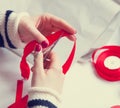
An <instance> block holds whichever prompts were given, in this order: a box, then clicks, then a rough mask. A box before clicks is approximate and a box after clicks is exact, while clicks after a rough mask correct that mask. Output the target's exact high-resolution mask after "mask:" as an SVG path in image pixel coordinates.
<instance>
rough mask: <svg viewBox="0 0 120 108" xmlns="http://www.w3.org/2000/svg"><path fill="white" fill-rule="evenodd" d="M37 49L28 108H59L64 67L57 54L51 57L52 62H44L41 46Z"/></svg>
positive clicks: (52, 54)
mask: <svg viewBox="0 0 120 108" xmlns="http://www.w3.org/2000/svg"><path fill="white" fill-rule="evenodd" d="M36 49H37V50H36V52H35V54H34V55H35V57H34V66H33V67H32V71H33V75H32V84H31V88H30V90H29V100H28V107H29V108H59V106H60V104H61V93H62V87H63V82H64V74H63V73H62V67H61V66H60V63H59V60H58V58H57V56H56V55H55V53H51V54H50V55H49V60H50V61H45V62H44V61H43V54H42V51H41V49H42V48H41V46H40V45H37V46H36ZM39 51H40V52H39Z"/></svg>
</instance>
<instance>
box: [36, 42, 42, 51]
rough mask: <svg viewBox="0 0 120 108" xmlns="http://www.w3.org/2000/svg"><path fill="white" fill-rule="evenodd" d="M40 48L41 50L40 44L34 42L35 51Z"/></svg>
mask: <svg viewBox="0 0 120 108" xmlns="http://www.w3.org/2000/svg"><path fill="white" fill-rule="evenodd" d="M40 50H41V45H40V44H36V46H35V51H36V52H39V51H40Z"/></svg>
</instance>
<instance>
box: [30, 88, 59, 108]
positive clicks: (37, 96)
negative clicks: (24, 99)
mask: <svg viewBox="0 0 120 108" xmlns="http://www.w3.org/2000/svg"><path fill="white" fill-rule="evenodd" d="M28 95H29V100H28V106H29V107H35V106H38V107H41V106H43V107H49V104H51V105H53V106H54V108H59V107H60V103H61V97H60V94H59V93H58V92H56V91H55V90H53V89H50V88H45V87H32V88H30V90H29V93H28ZM43 101H44V102H43ZM39 102H40V103H39ZM42 102H43V103H44V104H43V103H42ZM32 103H33V104H32ZM31 105H32V106H31ZM51 105H50V106H51Z"/></svg>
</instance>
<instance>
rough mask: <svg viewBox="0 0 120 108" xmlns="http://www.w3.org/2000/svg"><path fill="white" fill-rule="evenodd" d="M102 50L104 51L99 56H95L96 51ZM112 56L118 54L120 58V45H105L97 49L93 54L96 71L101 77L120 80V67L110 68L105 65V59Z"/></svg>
mask: <svg viewBox="0 0 120 108" xmlns="http://www.w3.org/2000/svg"><path fill="white" fill-rule="evenodd" d="M100 50H101V51H102V53H100V54H99V55H98V57H97V58H95V55H96V53H97V52H98V51H100ZM110 56H116V57H118V58H120V46H104V47H101V48H99V49H97V50H95V51H94V53H93V54H92V62H93V64H94V66H95V69H96V72H97V73H98V75H99V76H100V77H101V78H103V79H105V80H108V81H119V80H120V68H118V69H109V68H107V67H106V66H105V65H104V61H105V59H106V58H107V57H110ZM95 59H96V61H95Z"/></svg>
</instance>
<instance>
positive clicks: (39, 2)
mask: <svg viewBox="0 0 120 108" xmlns="http://www.w3.org/2000/svg"><path fill="white" fill-rule="evenodd" d="M114 1H117V2H119V1H118V0H114ZM0 9H1V10H5V9H14V10H15V11H17V12H20V11H28V12H30V13H31V14H34V15H35V14H39V13H44V12H50V13H52V14H55V15H57V16H59V17H62V18H64V19H65V20H67V21H68V22H69V23H70V24H71V25H73V26H74V27H75V28H76V29H77V31H78V34H77V52H76V58H75V59H76V60H78V58H79V57H80V56H81V55H83V54H85V53H86V52H88V50H89V49H90V48H91V46H93V44H94V42H96V41H98V40H99V38H98V37H99V36H101V35H102V33H103V32H104V31H105V30H106V29H105V28H106V27H107V26H108V25H109V24H110V22H111V20H112V19H114V17H115V15H116V14H117V13H118V11H119V5H117V4H116V3H114V2H112V0H64V1H61V0H52V1H48V0H20V1H17V0H16V1H15V0H10V1H8V0H1V2H0ZM119 30H120V29H119V25H118V22H115V23H114V24H113V26H112V27H111V26H110V28H109V27H108V31H107V32H105V33H106V34H105V35H106V36H107V37H105V38H103V39H102V41H100V43H99V44H101V42H102V44H103V45H104V44H106V43H108V40H109V39H111V40H109V44H117V45H119V44H118V43H120V40H119V39H120V38H119V36H120V31H119ZM96 39H98V40H96ZM98 42H99V41H98ZM61 45H63V47H64V46H67V47H65V48H66V53H64V51H63V47H61V46H59V48H57V49H56V52H57V53H59V54H60V56H62V58H61V59H63V58H64V59H65V58H66V57H67V52H68V51H69V50H70V49H71V45H70V43H69V42H67V44H66V40H65V42H62V44H61ZM18 52H19V51H18ZM19 53H20V52H19ZM62 54H65V55H62ZM0 56H1V57H0V73H1V75H0V85H1V86H2V87H1V89H0V97H1V98H2V100H1V101H0V108H6V107H7V106H8V105H9V104H11V103H12V102H13V101H14V98H15V88H16V80H17V79H20V78H21V77H20V70H19V62H20V58H19V57H18V56H16V55H15V54H13V53H12V52H10V51H8V50H7V49H0ZM119 83H120V82H114V83H113V82H112V83H111V82H107V81H104V80H102V79H101V78H99V77H98V76H97V74H96V72H95V70H94V68H93V67H92V65H91V64H90V62H85V63H81V64H79V63H76V62H74V64H73V65H72V67H71V69H70V71H69V72H68V74H67V75H66V80H65V85H64V89H63V103H62V108H110V107H111V106H112V105H116V104H120V95H119V94H120V84H119ZM28 86H30V82H29V81H28V82H26V85H25V93H26V92H27V89H28V88H29V87H28ZM25 93H24V94H25Z"/></svg>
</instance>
